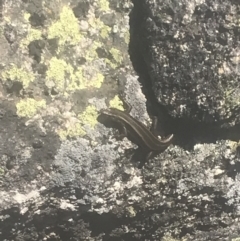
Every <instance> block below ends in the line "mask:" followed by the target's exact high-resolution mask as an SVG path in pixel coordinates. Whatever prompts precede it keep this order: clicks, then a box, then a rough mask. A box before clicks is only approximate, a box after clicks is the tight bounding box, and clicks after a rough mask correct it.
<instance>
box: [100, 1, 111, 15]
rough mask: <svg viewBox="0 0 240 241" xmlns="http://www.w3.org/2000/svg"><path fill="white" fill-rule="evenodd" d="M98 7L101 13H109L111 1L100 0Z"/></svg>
mask: <svg viewBox="0 0 240 241" xmlns="http://www.w3.org/2000/svg"><path fill="white" fill-rule="evenodd" d="M98 6H99V9H100V10H101V11H104V12H107V11H109V10H110V8H109V1H107V0H98Z"/></svg>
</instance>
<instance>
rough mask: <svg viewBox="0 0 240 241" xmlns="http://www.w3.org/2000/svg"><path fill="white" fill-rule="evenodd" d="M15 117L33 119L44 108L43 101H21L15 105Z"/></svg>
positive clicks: (44, 103)
mask: <svg viewBox="0 0 240 241" xmlns="http://www.w3.org/2000/svg"><path fill="white" fill-rule="evenodd" d="M16 107H17V115H18V116H21V117H28V118H31V117H33V116H34V115H35V114H36V113H37V111H38V110H40V109H42V108H46V101H45V100H40V101H37V100H34V99H31V98H27V99H23V100H21V101H20V102H18V103H17V104H16Z"/></svg>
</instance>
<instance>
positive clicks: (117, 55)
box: [109, 48, 123, 64]
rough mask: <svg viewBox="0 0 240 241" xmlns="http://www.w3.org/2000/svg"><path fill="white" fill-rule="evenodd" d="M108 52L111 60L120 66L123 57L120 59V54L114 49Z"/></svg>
mask: <svg viewBox="0 0 240 241" xmlns="http://www.w3.org/2000/svg"><path fill="white" fill-rule="evenodd" d="M109 52H110V53H111V55H112V57H113V59H114V60H115V61H116V62H117V63H118V64H121V63H122V60H123V57H122V54H121V52H120V51H119V50H118V49H116V48H111V49H110V50H109Z"/></svg>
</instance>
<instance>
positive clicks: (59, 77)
mask: <svg viewBox="0 0 240 241" xmlns="http://www.w3.org/2000/svg"><path fill="white" fill-rule="evenodd" d="M72 76H73V67H72V66H71V65H69V64H67V63H66V62H65V61H64V60H63V59H57V58H56V57H53V58H52V59H51V60H50V61H49V67H48V70H47V72H46V85H47V87H49V88H52V87H55V88H56V89H57V90H58V91H61V92H62V91H64V90H66V87H67V82H68V81H67V78H68V79H70V78H72Z"/></svg>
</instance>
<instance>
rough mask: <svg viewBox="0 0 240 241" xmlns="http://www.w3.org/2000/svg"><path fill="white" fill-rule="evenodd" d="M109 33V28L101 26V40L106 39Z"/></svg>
mask: <svg viewBox="0 0 240 241" xmlns="http://www.w3.org/2000/svg"><path fill="white" fill-rule="evenodd" d="M110 31H111V28H110V27H108V26H107V25H104V26H102V28H101V29H100V36H101V37H102V38H103V39H106V38H108V37H109V33H110Z"/></svg>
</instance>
